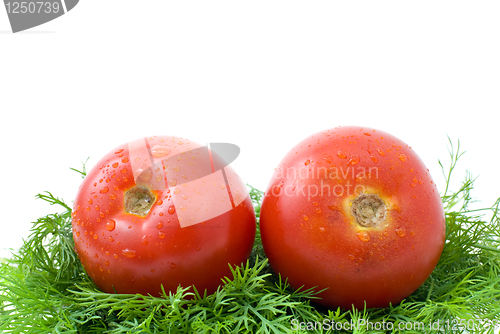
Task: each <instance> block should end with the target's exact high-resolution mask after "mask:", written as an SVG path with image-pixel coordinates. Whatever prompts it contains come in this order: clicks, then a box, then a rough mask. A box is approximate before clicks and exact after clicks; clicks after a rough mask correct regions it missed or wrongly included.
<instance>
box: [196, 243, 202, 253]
mask: <svg viewBox="0 0 500 334" xmlns="http://www.w3.org/2000/svg"><path fill="white" fill-rule="evenodd" d="M200 250H201V247H200V245H198V244H196V251H197V252H199V251H200Z"/></svg>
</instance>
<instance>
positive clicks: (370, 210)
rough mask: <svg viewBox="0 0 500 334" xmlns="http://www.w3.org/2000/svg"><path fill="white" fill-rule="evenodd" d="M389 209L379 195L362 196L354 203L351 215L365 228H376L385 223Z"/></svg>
mask: <svg viewBox="0 0 500 334" xmlns="http://www.w3.org/2000/svg"><path fill="white" fill-rule="evenodd" d="M386 212H387V207H386V205H385V203H384V201H383V200H382V199H381V198H380V197H378V195H377V194H362V195H359V196H358V197H357V198H356V199H355V200H354V201H352V207H351V214H352V215H353V216H354V218H355V219H356V223H358V224H359V225H361V226H363V227H374V226H377V225H378V224H380V223H382V222H383V221H385V217H386Z"/></svg>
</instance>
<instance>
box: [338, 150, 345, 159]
mask: <svg viewBox="0 0 500 334" xmlns="http://www.w3.org/2000/svg"><path fill="white" fill-rule="evenodd" d="M337 156H338V157H339V158H340V159H347V155H345V153H344V152H342V151H338V152H337Z"/></svg>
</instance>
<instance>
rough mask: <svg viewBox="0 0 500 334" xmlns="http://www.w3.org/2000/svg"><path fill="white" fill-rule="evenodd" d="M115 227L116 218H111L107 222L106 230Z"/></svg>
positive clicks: (111, 229)
mask: <svg viewBox="0 0 500 334" xmlns="http://www.w3.org/2000/svg"><path fill="white" fill-rule="evenodd" d="M115 227H116V222H115V221H114V220H112V219H110V220H108V221H107V222H106V230H108V231H113V230H114V229H115Z"/></svg>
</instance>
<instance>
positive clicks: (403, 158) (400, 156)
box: [399, 153, 407, 161]
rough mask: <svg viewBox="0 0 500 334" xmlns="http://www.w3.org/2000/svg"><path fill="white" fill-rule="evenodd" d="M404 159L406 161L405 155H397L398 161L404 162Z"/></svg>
mask: <svg viewBox="0 0 500 334" xmlns="http://www.w3.org/2000/svg"><path fill="white" fill-rule="evenodd" d="M406 159H407V157H406V155H405V154H403V153H401V154H400V155H399V160H401V161H406Z"/></svg>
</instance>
